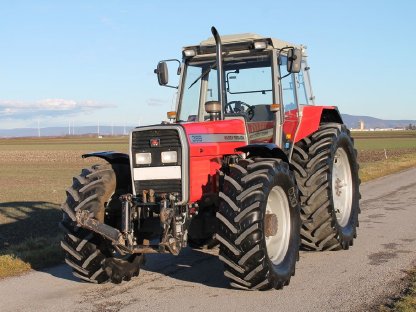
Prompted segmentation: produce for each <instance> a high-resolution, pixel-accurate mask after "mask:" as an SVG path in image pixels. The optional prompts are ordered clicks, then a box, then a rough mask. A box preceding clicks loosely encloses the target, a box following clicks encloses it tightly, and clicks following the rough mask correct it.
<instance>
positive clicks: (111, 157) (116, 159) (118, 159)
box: [82, 151, 130, 165]
mask: <svg viewBox="0 0 416 312" xmlns="http://www.w3.org/2000/svg"><path fill="white" fill-rule="evenodd" d="M88 157H98V158H101V159H104V160H105V161H106V162H108V163H110V164H112V165H113V164H126V165H130V160H129V155H127V154H124V153H119V152H113V151H105V152H94V153H88V154H83V155H82V158H88Z"/></svg>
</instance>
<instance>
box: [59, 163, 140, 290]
mask: <svg viewBox="0 0 416 312" xmlns="http://www.w3.org/2000/svg"><path fill="white" fill-rule="evenodd" d="M128 168H129V166H128V165H121V164H120V165H113V166H111V165H109V164H105V165H95V166H92V167H91V168H87V169H83V170H82V172H81V174H80V175H79V176H76V177H74V178H73V183H72V186H71V187H70V188H68V189H67V191H66V193H67V198H66V201H65V203H63V205H62V210H63V220H62V222H61V224H60V225H61V228H62V229H63V231H64V233H65V235H64V239H63V240H62V241H61V247H62V249H63V251H64V252H65V262H66V263H67V264H68V265H69V266H70V267H72V269H73V274H74V275H75V276H76V277H78V278H80V279H82V280H84V281H87V282H92V283H103V282H106V281H109V280H111V281H112V282H114V283H121V282H122V281H123V280H130V279H131V277H132V276H137V275H138V274H139V269H140V264H141V261H142V259H143V258H142V256H136V255H130V256H129V255H128V256H125V257H121V256H118V255H117V253H116V251H115V250H114V248H113V247H112V245H111V243H110V242H109V241H107V240H106V239H104V238H103V237H102V236H100V235H98V234H96V233H95V232H93V231H90V230H87V229H84V228H80V227H78V226H77V224H76V219H75V215H76V211H78V210H88V211H89V212H90V216H91V217H93V218H95V219H97V220H98V221H99V222H104V219H105V213H106V211H108V212H109V215H110V216H111V212H112V211H117V210H118V211H120V209H118V208H119V207H120V201H119V200H118V197H119V196H120V195H121V194H125V193H128V192H129V184H130V181H131V180H130V176H129V170H128ZM106 221H108V222H111V223H113V224H111V225H112V226H114V225H115V224H117V222H114V221H115V220H106Z"/></svg>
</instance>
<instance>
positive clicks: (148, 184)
mask: <svg viewBox="0 0 416 312" xmlns="http://www.w3.org/2000/svg"><path fill="white" fill-rule="evenodd" d="M153 139H159V146H158V147H151V146H150V141H151V140H153ZM131 149H132V155H133V167H134V168H140V167H141V168H143V167H169V166H182V146H181V140H180V137H179V132H178V130H177V129H172V128H167V129H151V130H138V131H134V132H133V133H132V139H131ZM164 151H176V152H177V155H178V162H177V163H172V164H163V163H162V160H161V153H162V152H164ZM139 152H140V153H151V155H152V163H151V164H150V165H137V164H136V163H135V158H134V157H135V156H134V155H135V154H136V153H139ZM135 179H138V177H135ZM134 188H135V191H136V194H137V195H141V193H142V191H143V190H149V189H153V190H154V191H155V192H156V194H161V193H178V194H179V198H182V180H181V179H169V177H167V179H163V180H162V179H159V180H135V181H134Z"/></svg>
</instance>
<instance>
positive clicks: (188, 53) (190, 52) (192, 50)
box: [182, 49, 196, 57]
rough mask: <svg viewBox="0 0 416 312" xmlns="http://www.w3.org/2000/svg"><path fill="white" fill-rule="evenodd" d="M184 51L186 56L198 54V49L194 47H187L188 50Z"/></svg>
mask: <svg viewBox="0 0 416 312" xmlns="http://www.w3.org/2000/svg"><path fill="white" fill-rule="evenodd" d="M182 53H183V56H185V57H192V56H195V55H196V51H195V50H194V49H186V50H183V52H182Z"/></svg>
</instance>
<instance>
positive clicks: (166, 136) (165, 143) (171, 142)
mask: <svg viewBox="0 0 416 312" xmlns="http://www.w3.org/2000/svg"><path fill="white" fill-rule="evenodd" d="M155 138H158V139H160V148H164V147H167V148H180V147H181V141H180V139H179V133H178V131H176V130H175V129H157V130H144V131H135V132H133V137H132V142H131V143H132V148H133V151H136V152H142V151H145V150H149V149H150V140H151V139H155Z"/></svg>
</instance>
